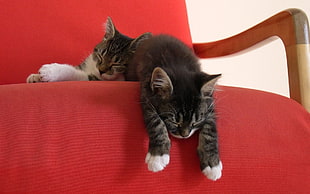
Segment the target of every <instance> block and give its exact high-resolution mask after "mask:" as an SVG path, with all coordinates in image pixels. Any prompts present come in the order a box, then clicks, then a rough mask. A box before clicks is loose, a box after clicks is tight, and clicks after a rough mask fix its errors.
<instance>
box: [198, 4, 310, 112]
mask: <svg viewBox="0 0 310 194" xmlns="http://www.w3.org/2000/svg"><path fill="white" fill-rule="evenodd" d="M273 37H279V38H280V39H281V40H282V42H283V44H284V46H285V51H286V57H287V67H288V76H289V88H290V97H291V98H292V99H294V100H296V101H297V102H299V103H300V104H302V105H303V106H304V107H305V108H306V109H307V110H308V111H309V112H310V89H309V88H310V78H309V77H310V60H309V58H310V57H309V54H310V53H309V24H308V19H307V16H306V14H305V13H304V12H303V11H301V10H299V9H288V10H285V11H282V12H280V13H278V14H276V15H274V16H272V17H270V18H268V19H267V20H265V21H263V22H261V23H259V24H257V25H256V26H254V27H252V28H250V29H248V30H246V31H244V32H242V33H240V34H237V35H235V36H232V37H230V38H226V39H223V40H219V41H215V42H208V43H194V44H193V47H194V51H195V53H196V54H197V56H198V57H200V58H213V57H221V56H226V55H230V54H235V53H238V52H240V51H244V50H245V49H249V48H252V49H255V47H253V46H255V45H257V44H258V43H262V42H263V43H267V42H268V40H271V39H270V38H273Z"/></svg>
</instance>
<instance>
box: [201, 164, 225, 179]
mask: <svg viewBox="0 0 310 194" xmlns="http://www.w3.org/2000/svg"><path fill="white" fill-rule="evenodd" d="M222 169H223V165H222V162H221V161H220V162H219V164H218V165H217V166H213V167H212V168H211V167H210V166H207V167H206V168H205V169H203V171H202V173H203V174H204V175H205V176H206V177H207V178H208V179H211V180H213V181H216V180H217V179H219V178H221V176H222Z"/></svg>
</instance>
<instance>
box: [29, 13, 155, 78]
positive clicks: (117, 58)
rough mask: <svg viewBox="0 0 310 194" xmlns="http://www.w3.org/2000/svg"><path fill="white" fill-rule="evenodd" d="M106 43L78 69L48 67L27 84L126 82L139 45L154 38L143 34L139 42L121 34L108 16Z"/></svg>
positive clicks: (57, 65) (58, 65) (56, 66)
mask: <svg viewBox="0 0 310 194" xmlns="http://www.w3.org/2000/svg"><path fill="white" fill-rule="evenodd" d="M105 31H106V32H105V35H104V38H103V40H102V41H101V42H100V43H99V44H97V46H96V47H95V48H94V50H93V52H92V53H91V54H90V55H89V56H88V57H87V58H86V59H85V60H84V62H83V63H81V64H80V65H78V66H71V65H68V64H58V63H52V64H46V65H43V66H42V67H41V68H40V69H39V73H37V74H31V75H29V76H28V78H27V83H35V82H57V81H87V80H114V81H116V80H117V81H123V80H126V76H125V74H124V73H125V72H126V70H127V65H128V62H129V60H131V58H132V56H133V54H134V52H135V50H136V48H137V46H138V45H139V44H140V43H141V42H142V41H143V40H145V39H147V38H149V37H150V36H151V34H150V33H144V34H142V35H140V36H139V37H137V38H136V39H132V38H129V37H127V36H125V35H123V34H121V33H120V32H118V31H117V30H116V28H115V26H114V24H113V22H112V20H111V18H110V17H108V19H107V21H106V24H105Z"/></svg>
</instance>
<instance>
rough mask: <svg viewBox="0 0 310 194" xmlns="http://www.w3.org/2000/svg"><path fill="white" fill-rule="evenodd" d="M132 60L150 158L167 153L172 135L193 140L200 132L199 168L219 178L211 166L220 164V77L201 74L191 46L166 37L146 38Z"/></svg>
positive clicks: (152, 167) (153, 167)
mask: <svg viewBox="0 0 310 194" xmlns="http://www.w3.org/2000/svg"><path fill="white" fill-rule="evenodd" d="M132 63H133V65H130V67H133V66H137V68H138V70H137V72H138V77H139V80H140V83H141V105H142V110H143V115H144V122H145V125H146V128H147V132H148V135H149V149H148V154H147V158H149V157H150V155H151V156H153V157H154V158H155V157H156V156H159V157H161V156H162V157H163V156H166V155H167V154H168V155H169V152H170V147H171V143H170V139H169V135H168V133H170V134H171V135H173V136H175V137H178V138H189V137H190V136H191V135H192V134H193V133H194V132H195V131H196V130H200V133H199V145H198V148H197V150H198V155H199V158H200V167H201V170H202V171H203V173H205V172H206V173H209V174H208V176H207V175H206V176H207V177H208V178H210V177H216V179H217V178H219V174H218V169H217V170H216V171H215V170H213V171H212V168H213V167H217V166H221V165H220V158H219V151H218V141H217V130H216V116H215V109H214V99H213V91H214V85H215V83H216V81H217V79H218V78H219V76H220V75H208V74H206V73H203V72H201V70H200V64H199V62H198V59H197V57H196V56H195V55H194V54H193V52H192V50H191V49H190V48H188V47H187V46H186V45H184V44H183V43H182V42H180V41H179V40H177V39H175V38H173V37H170V36H167V35H158V36H153V37H152V38H150V39H148V40H146V41H144V42H143V43H142V44H141V46H140V47H138V49H137V51H136V54H135V56H134V58H133V61H132ZM147 163H148V162H147ZM155 165H156V164H153V163H148V167H149V169H150V170H152V169H157V168H156V166H155ZM165 165H167V164H165ZM165 165H164V166H165ZM164 166H163V167H164ZM207 167H208V170H205V169H206V168H207ZM161 169H163V168H161ZM209 169H210V170H209ZM204 170H205V171H204ZM219 171H221V169H220V170H219ZM210 172H211V173H213V172H216V173H215V175H213V174H212V175H210ZM210 179H213V178H210Z"/></svg>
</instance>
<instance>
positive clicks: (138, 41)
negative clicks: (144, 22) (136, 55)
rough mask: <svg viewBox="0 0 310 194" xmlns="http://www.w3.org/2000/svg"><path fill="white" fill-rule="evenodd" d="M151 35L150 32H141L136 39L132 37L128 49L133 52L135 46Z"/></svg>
mask: <svg viewBox="0 0 310 194" xmlns="http://www.w3.org/2000/svg"><path fill="white" fill-rule="evenodd" d="M151 37H152V33H150V32H146V33H144V34H141V35H140V36H139V37H137V38H136V39H134V40H133V41H132V42H131V43H130V49H131V50H132V51H133V52H135V51H136V49H137V47H138V46H139V45H140V44H141V43H142V42H143V41H145V40H147V39H149V38H151Z"/></svg>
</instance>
